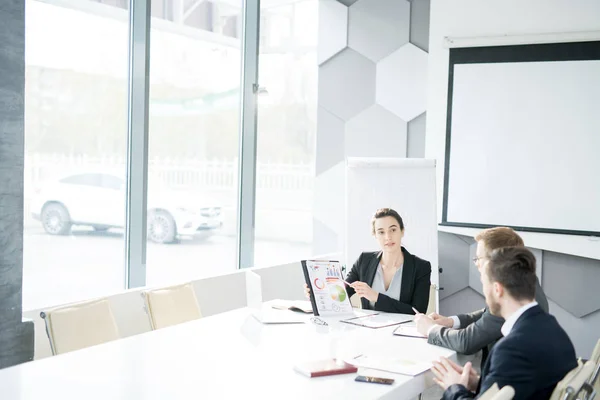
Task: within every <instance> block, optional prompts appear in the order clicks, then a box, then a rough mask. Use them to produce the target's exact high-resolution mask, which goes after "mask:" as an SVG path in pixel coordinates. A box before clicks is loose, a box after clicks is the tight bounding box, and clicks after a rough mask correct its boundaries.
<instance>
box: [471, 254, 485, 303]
mask: <svg viewBox="0 0 600 400" xmlns="http://www.w3.org/2000/svg"><path fill="white" fill-rule="evenodd" d="M476 254H477V243H473V244H472V245H471V247H470V248H469V260H471V261H470V262H469V286H470V287H471V289H473V290H474V291H476V292H477V293H479V294H480V295H482V296H484V294H483V285H482V284H481V275H480V274H479V270H478V269H477V266H476V265H475V263H474V262H473V258H475V255H476Z"/></svg>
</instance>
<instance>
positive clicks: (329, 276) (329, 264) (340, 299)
mask: <svg viewBox="0 0 600 400" xmlns="http://www.w3.org/2000/svg"><path fill="white" fill-rule="evenodd" d="M302 269H303V271H304V279H305V280H306V284H307V285H308V287H309V288H310V302H311V303H312V306H313V312H314V315H320V316H324V317H328V316H343V315H353V312H352V304H351V303H350V298H349V297H348V292H346V287H345V283H344V278H343V277H342V266H341V265H340V263H339V261H318V260H315V261H312V260H302Z"/></svg>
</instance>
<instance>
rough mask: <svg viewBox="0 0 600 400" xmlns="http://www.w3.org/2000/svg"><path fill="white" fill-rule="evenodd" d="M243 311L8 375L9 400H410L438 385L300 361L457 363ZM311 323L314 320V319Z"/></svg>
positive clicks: (371, 332) (363, 333) (360, 335)
mask: <svg viewBox="0 0 600 400" xmlns="http://www.w3.org/2000/svg"><path fill="white" fill-rule="evenodd" d="M250 312H251V311H250V309H247V308H242V309H238V310H234V311H229V312H226V313H222V314H219V315H215V316H211V317H206V318H202V319H200V320H197V321H193V322H188V323H185V324H181V325H178V326H174V327H170V328H165V329H161V330H157V331H153V332H148V333H144V334H141V335H137V336H132V337H129V338H125V339H121V340H117V341H114V342H110V343H106V344H103V345H99V346H94V347H90V348H87V349H83V350H79V351H75V352H71V353H67V354H63V355H59V356H54V357H50V358H46V359H42V360H39V361H33V362H29V363H25V364H22V365H19V366H16V367H12V368H7V369H4V370H0V398H2V399H10V400H13V399H14V400H31V399H57V400H58V399H60V400H71V399H73V400H84V399H85V400H89V399H110V400H121V399H123V400H124V399H128V400H137V399H157V400H158V399H160V400H175V399H234V398H252V399H254V398H260V399H275V398H285V399H286V400H287V399H304V400H307V399H321V398H322V399H345V400H346V399H379V398H390V399H391V398H393V399H396V400H402V399H410V398H414V397H415V396H417V395H418V394H419V393H421V392H422V391H423V390H424V389H425V388H426V387H429V386H430V385H431V384H432V383H431V372H426V373H423V374H421V375H418V376H416V377H411V376H405V375H398V374H393V373H388V372H383V371H374V370H365V369H359V371H358V372H359V373H360V374H365V375H372V376H379V377H392V378H394V379H395V383H394V384H393V385H379V384H372V383H361V382H355V381H354V378H355V376H356V374H344V375H337V376H328V377H319V378H308V377H306V376H304V375H301V374H299V373H297V372H295V371H294V370H293V366H294V364H296V363H298V362H301V361H310V360H319V359H324V358H329V357H330V356H332V355H337V356H340V357H345V356H348V355H351V354H359V353H363V354H368V355H382V354H389V355H390V356H394V355H395V356H398V355H405V356H407V357H411V356H417V357H419V358H420V359H422V360H433V359H437V358H438V357H440V356H445V357H450V358H453V359H455V353H454V352H453V351H451V350H447V349H444V348H441V347H437V346H432V345H429V344H427V343H426V341H425V340H424V339H417V338H406V337H399V336H394V335H392V331H393V330H394V327H388V328H380V329H369V328H362V327H357V326H354V325H349V324H344V323H339V322H337V321H336V320H335V319H332V318H323V319H324V320H326V321H328V322H329V325H327V326H320V325H316V324H314V323H310V322H309V323H307V324H292V325H263V324H261V323H259V322H258V321H257V320H256V319H255V318H253V317H252V316H251V315H250ZM307 318H309V317H307Z"/></svg>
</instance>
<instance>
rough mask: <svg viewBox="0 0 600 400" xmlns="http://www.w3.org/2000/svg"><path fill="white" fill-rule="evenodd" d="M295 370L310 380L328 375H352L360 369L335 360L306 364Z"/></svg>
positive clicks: (299, 365) (296, 367)
mask: <svg viewBox="0 0 600 400" xmlns="http://www.w3.org/2000/svg"><path fill="white" fill-rule="evenodd" d="M294 369H295V370H296V371H298V372H300V373H301V374H303V375H306V376H308V377H310V378H316V377H318V376H327V375H339V374H352V373H354V372H357V371H358V368H356V367H355V366H354V365H352V364H348V363H347V362H344V361H342V360H339V361H338V360H335V359H333V358H330V359H327V360H319V361H309V362H304V363H301V364H298V365H296V366H294Z"/></svg>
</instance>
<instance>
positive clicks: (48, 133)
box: [23, 0, 128, 310]
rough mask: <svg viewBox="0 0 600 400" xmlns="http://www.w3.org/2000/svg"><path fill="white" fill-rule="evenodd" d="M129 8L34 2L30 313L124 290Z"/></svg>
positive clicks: (29, 36) (28, 189) (26, 280)
mask: <svg viewBox="0 0 600 400" xmlns="http://www.w3.org/2000/svg"><path fill="white" fill-rule="evenodd" d="M125 6H126V2H125ZM125 6H124V4H123V2H119V1H114V0H113V1H101V2H97V1H91V0H72V1H69V2H62V1H61V2H56V4H54V2H53V1H36V0H28V1H27V5H26V48H25V62H26V68H25V73H26V81H25V82H26V83H25V181H24V190H25V204H24V207H25V219H24V254H23V264H24V267H23V308H24V310H31V309H35V308H39V307H47V306H51V305H57V304H61V303H67V302H72V301H78V300H83V299H88V298H92V297H96V296H101V295H106V294H109V293H112V292H117V291H119V290H122V289H123V288H124V256H123V255H124V240H123V229H122V227H123V224H124V221H125V218H124V211H125V194H124V191H120V190H114V189H112V188H111V189H109V188H106V187H104V186H103V179H102V175H100V174H101V173H102V174H109V175H111V176H114V177H115V179H121V178H123V177H124V176H125V168H126V167H125V153H126V139H127V70H128V68H127V53H128V27H127V21H128V13H127V10H126V9H125V8H126V7H125ZM90 171H93V172H90ZM111 179H113V178H111Z"/></svg>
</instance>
